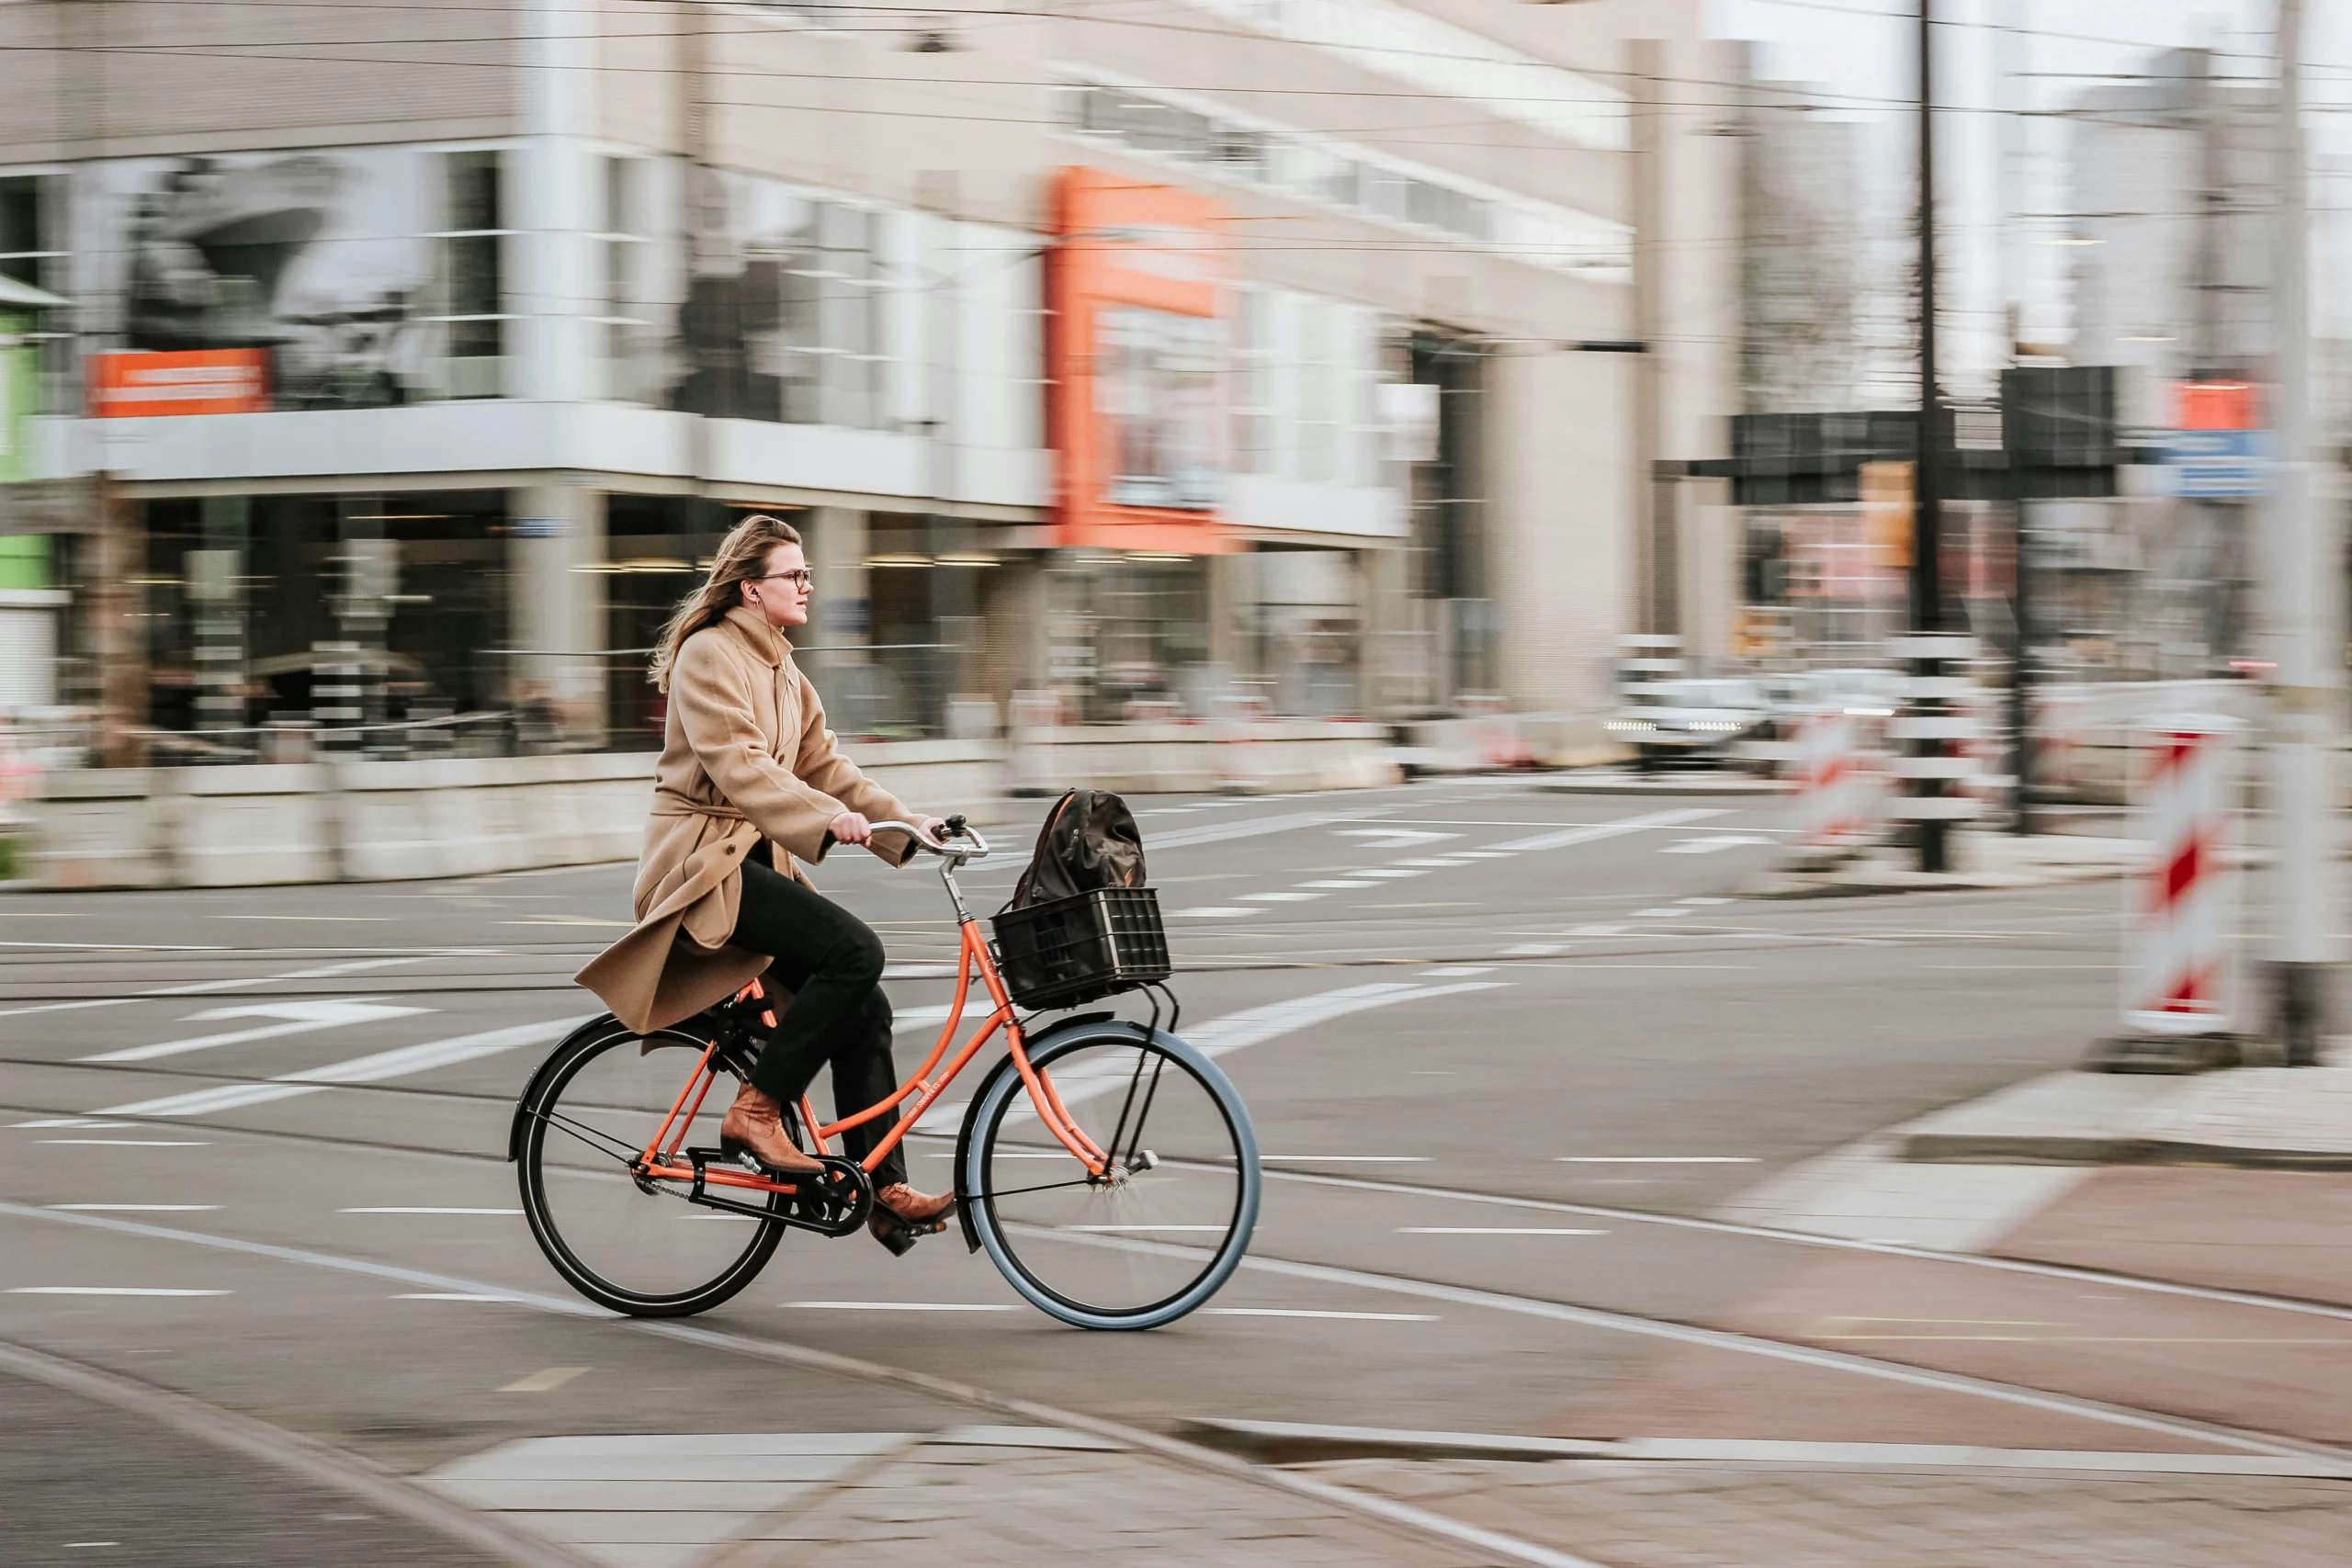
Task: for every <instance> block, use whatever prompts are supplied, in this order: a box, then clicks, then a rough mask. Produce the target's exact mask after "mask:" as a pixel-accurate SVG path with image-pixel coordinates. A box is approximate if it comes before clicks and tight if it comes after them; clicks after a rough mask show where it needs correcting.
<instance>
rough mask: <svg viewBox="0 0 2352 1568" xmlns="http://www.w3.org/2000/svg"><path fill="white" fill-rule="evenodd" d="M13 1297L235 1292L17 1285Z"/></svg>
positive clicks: (116, 1286) (152, 1286) (99, 1286)
mask: <svg viewBox="0 0 2352 1568" xmlns="http://www.w3.org/2000/svg"><path fill="white" fill-rule="evenodd" d="M8 1293H9V1294H10V1295H12V1296H230V1295H234V1294H236V1292H234V1291H175V1290H165V1289H164V1288H163V1287H161V1286H156V1285H17V1286H15V1287H13V1288H12V1289H11V1290H10V1291H9V1292H8Z"/></svg>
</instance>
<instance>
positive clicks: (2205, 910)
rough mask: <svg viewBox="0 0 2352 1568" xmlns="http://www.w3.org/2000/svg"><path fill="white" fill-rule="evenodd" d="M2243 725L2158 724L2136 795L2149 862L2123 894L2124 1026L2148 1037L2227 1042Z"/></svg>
mask: <svg viewBox="0 0 2352 1568" xmlns="http://www.w3.org/2000/svg"><path fill="white" fill-rule="evenodd" d="M2240 728H2241V726H2240V725H2239V723H2238V721H2237V720H2235V719H2233V718H2224V717H2222V716H2219V715H2214V714H2195V715H2189V716H2182V717H2177V718H2170V719H2159V720H2152V721H2151V722H2150V723H2149V724H2148V726H2147V727H2146V728H2145V729H2143V731H2142V740H2141V746H2140V749H2139V764H2138V769H2137V773H2138V776H2137V778H2136V779H2135V781H2134V784H2135V790H2134V795H2135V797H2136V799H2137V801H2138V804H2139V815H2140V818H2141V821H2142V822H2143V824H2144V826H2145V831H2146V837H2147V839H2148V840H2149V845H2150V852H2149V856H2148V860H2147V863H2146V864H2145V865H2144V866H2143V868H2142V870H2141V872H2140V874H2138V875H2137V876H2134V877H2132V878H2131V879H2130V880H2129V881H2128V882H2126V883H2125V884H2124V886H2125V889H2126V891H2125V895H2124V896H2125V898H2126V900H2127V902H2126V904H2125V907H2124V933H2123V942H2124V953H2123V998H2122V1000H2123V1021H2124V1023H2125V1024H2126V1026H2128V1027H2129V1028H2131V1029H2134V1030H2137V1031H2139V1032H2142V1033H2145V1034H2166V1035H2174V1034H2222V1033H2226V1032H2229V1028H2230V1022H2231V1011H2232V1009H2233V1005H2234V1003H2235V1001H2236V997H2237V989H2238V987H2237V951H2236V950H2237V911H2238V874H2237V868H2236V867H2235V865H2234V864H2233V863H2232V860H2233V857H2232V854H2231V850H2232V848H2233V845H2234V843H2235V840H2236V828H2237V810H2236V798H2235V797H2236V792H2237V787H2238V759H2237V738H2238V732H2239V730H2240Z"/></svg>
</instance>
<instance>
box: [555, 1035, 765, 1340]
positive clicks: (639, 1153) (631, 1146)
mask: <svg viewBox="0 0 2352 1568" xmlns="http://www.w3.org/2000/svg"><path fill="white" fill-rule="evenodd" d="M704 1051H705V1045H704V1043H702V1042H699V1041H695V1040H693V1039H691V1038H690V1037H687V1036H684V1035H669V1034H657V1035H651V1036H646V1037H642V1038H640V1037H639V1036H636V1035H632V1034H628V1033H627V1032H622V1031H618V1030H617V1029H616V1032H615V1033H614V1034H613V1035H611V1036H608V1037H606V1038H605V1039H604V1040H602V1041H594V1042H590V1043H588V1044H587V1045H586V1046H585V1047H583V1048H582V1049H581V1050H579V1051H578V1052H577V1053H576V1055H575V1056H574V1057H573V1059H572V1060H571V1061H570V1062H569V1063H567V1064H566V1066H565V1067H564V1069H563V1070H561V1071H560V1072H557V1073H556V1074H555V1075H554V1077H553V1078H552V1080H551V1082H549V1083H548V1085H546V1086H543V1088H542V1089H541V1091H540V1094H539V1098H538V1099H537V1100H536V1101H535V1102H534V1103H533V1104H532V1105H531V1106H529V1107H528V1108H527V1110H526V1117H527V1119H528V1125H527V1127H526V1136H525V1146H524V1149H523V1164H524V1170H523V1172H522V1179H523V1194H524V1201H525V1208H526V1213H528V1214H529V1216H530V1219H531V1224H532V1229H533V1232H534V1233H535V1234H536V1235H537V1236H538V1238H539V1241H540V1245H541V1247H543V1248H544V1249H545V1250H546V1251H547V1253H548V1258H549V1259H550V1260H551V1261H553V1262H554V1263H555V1265H556V1267H557V1268H558V1269H560V1270H561V1271H562V1272H563V1274H564V1276H565V1277H566V1278H567V1279H569V1280H571V1282H572V1283H573V1284H574V1285H575V1286H578V1287H579V1288H580V1290H581V1291H582V1292H583V1293H585V1294H587V1295H588V1296H589V1297H590V1298H591V1299H593V1300H595V1301H598V1302H600V1303H604V1304H605V1305H607V1306H612V1307H614V1308H616V1310H619V1311H622V1312H634V1313H656V1314H659V1313H670V1312H687V1311H699V1310H701V1309H702V1308H703V1307H705V1306H707V1305H711V1304H714V1303H716V1302H718V1301H721V1300H724V1299H725V1298H726V1297H727V1296H728V1295H731V1294H732V1293H733V1292H735V1291H736V1290H739V1289H741V1285H742V1284H743V1283H744V1282H745V1281H747V1280H749V1279H750V1278H751V1276H752V1273H753V1272H755V1271H756V1270H757V1269H758V1268H759V1266H760V1265H761V1264H762V1263H764V1262H765V1261H766V1258H767V1256H768V1255H769V1254H770V1253H771V1252H773V1251H774V1250H775V1243H776V1239H777V1235H778V1234H779V1229H780V1227H778V1226H775V1225H772V1224H759V1223H757V1222H756V1221H754V1222H753V1223H750V1224H745V1223H743V1222H744V1221H745V1220H746V1219H749V1218H751V1216H747V1215H742V1214H740V1213H732V1212H729V1211H727V1210H722V1209H718V1208H713V1207H710V1206H708V1205H704V1204H697V1203H695V1202H692V1201H689V1200H688V1197H687V1192H686V1187H687V1183H686V1181H685V1180H684V1179H680V1178H677V1177H661V1176H649V1175H645V1174H642V1173H641V1172H640V1171H639V1169H638V1166H639V1161H640V1160H641V1159H642V1157H643V1154H644V1149H645V1144H646V1140H648V1139H650V1138H651V1137H653V1136H654V1135H655V1134H656V1132H657V1130H658V1129H660V1128H661V1127H662V1124H663V1122H664V1119H665V1118H668V1117H669V1116H670V1115H671V1114H672V1108H673V1106H674V1107H678V1108H679V1109H678V1110H677V1112H676V1114H677V1120H676V1121H675V1122H673V1123H672V1125H671V1133H672V1134H673V1137H672V1138H669V1139H665V1140H664V1146H665V1148H666V1147H672V1146H675V1147H681V1148H683V1147H684V1146H687V1145H693V1146H696V1147H707V1146H709V1145H715V1144H717V1143H718V1120H719V1116H720V1111H719V1110H718V1108H717V1107H714V1106H710V1105H707V1104H703V1103H700V1102H698V1101H696V1100H695V1099H694V1098H693V1097H692V1096H689V1098H688V1100H686V1101H685V1102H684V1104H683V1105H682V1104H681V1102H680V1100H679V1094H678V1090H679V1085H680V1084H682V1083H690V1082H691V1081H692V1077H691V1075H692V1073H693V1071H694V1069H695V1066H696V1064H697V1063H699V1062H700V1061H701V1060H702V1057H703V1054H704ZM689 1106H690V1107H691V1108H692V1111H693V1114H691V1115H689V1114H688V1113H687V1109H686V1108H687V1107H689ZM607 1162H609V1163H607ZM615 1166H617V1167H620V1168H621V1169H620V1170H618V1171H616V1170H614V1169H613V1167H615ZM616 1176H617V1177H620V1178H621V1179H613V1178H614V1177H616ZM728 1196H729V1199H730V1201H741V1202H746V1203H748V1204H750V1205H751V1206H752V1207H754V1208H757V1207H763V1206H771V1207H772V1206H773V1204H774V1203H775V1200H774V1199H773V1198H770V1197H768V1196H766V1195H764V1194H763V1193H760V1192H758V1191H750V1190H747V1191H743V1192H740V1193H736V1192H730V1193H729V1194H728ZM662 1199H669V1200H671V1201H668V1202H664V1201H662ZM705 1222H707V1223H705Z"/></svg>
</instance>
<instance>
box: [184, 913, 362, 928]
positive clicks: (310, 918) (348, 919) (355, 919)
mask: <svg viewBox="0 0 2352 1568" xmlns="http://www.w3.org/2000/svg"><path fill="white" fill-rule="evenodd" d="M205 918H206V919H213V920H300V921H301V922H302V923H303V924H304V925H306V926H307V925H310V924H312V923H313V922H315V921H320V920H327V921H332V922H333V923H334V924H336V925H339V926H380V925H389V924H390V922H391V919H392V917H391V916H390V915H208V916H206V917H205Z"/></svg>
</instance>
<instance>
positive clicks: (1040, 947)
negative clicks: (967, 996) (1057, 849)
mask: <svg viewBox="0 0 2352 1568" xmlns="http://www.w3.org/2000/svg"><path fill="white" fill-rule="evenodd" d="M991 923H993V924H994V925H995V927H996V950H997V967H998V968H999V969H1000V970H1001V972H1002V973H1003V976H1004V984H1005V987H1006V989H1008V990H1010V991H1011V992H1012V999H1013V1000H1014V1001H1016V1002H1018V1003H1020V1004H1021V1005H1022V1006H1023V1007H1025V1008H1062V1007H1075V1006H1076V1005H1078V1004H1079V1003H1080V1002H1091V1001H1092V1000H1094V999H1095V998H1098V997H1107V996H1111V995H1113V994H1114V993H1115V992H1119V991H1132V990H1134V989H1136V987H1138V986H1148V985H1152V984H1154V983H1156V982H1158V981H1160V980H1165V979H1167V978H1168V976H1169V975H1170V973H1172V969H1171V966H1170V964H1169V962H1168V931H1167V928H1166V927H1164V926H1162V925H1161V924H1160V923H1159V893H1158V892H1157V891H1155V890H1154V889H1152V888H1149V887H1097V888H1094V889H1092V890H1091V891H1089V892H1085V893H1079V894H1074V895H1072V896H1071V897H1068V898H1053V899H1048V900H1047V901H1046V902H1045V903H1042V904H1032V905H1030V906H1029V907H1028V908H1025V909H1011V908H1008V909H1000V910H999V911H997V913H996V916H995V918H994V919H993V921H992V922H991Z"/></svg>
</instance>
